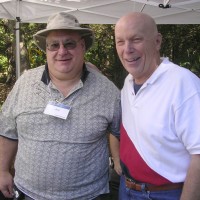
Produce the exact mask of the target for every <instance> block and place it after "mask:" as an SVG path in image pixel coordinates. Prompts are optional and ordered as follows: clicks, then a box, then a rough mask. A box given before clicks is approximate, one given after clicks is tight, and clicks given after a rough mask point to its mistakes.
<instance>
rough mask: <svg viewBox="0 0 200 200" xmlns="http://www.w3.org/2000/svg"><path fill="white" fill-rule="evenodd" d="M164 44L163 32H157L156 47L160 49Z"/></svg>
mask: <svg viewBox="0 0 200 200" xmlns="http://www.w3.org/2000/svg"><path fill="white" fill-rule="evenodd" d="M161 44H162V35H161V33H157V35H156V49H157V50H158V51H159V50H160V48H161Z"/></svg>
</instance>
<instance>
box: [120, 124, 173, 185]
mask: <svg viewBox="0 0 200 200" xmlns="http://www.w3.org/2000/svg"><path fill="white" fill-rule="evenodd" d="M144 148H145V147H144ZM120 159H121V161H122V162H123V163H124V164H125V166H126V167H127V169H128V170H129V173H130V175H131V176H132V177H133V178H134V179H135V180H137V181H140V182H144V183H149V184H153V185H163V184H169V183H171V182H170V181H169V180H167V179H166V178H164V177H163V176H161V175H159V174H158V173H156V172H155V171H154V170H152V169H151V168H150V167H149V166H148V165H147V164H146V162H145V161H144V160H143V159H142V157H141V156H140V154H139V153H138V151H137V149H136V148H135V146H134V144H133V143H132V141H131V140H130V138H129V136H128V135H127V132H126V130H125V129H124V127H123V125H122V124H121V128H120Z"/></svg>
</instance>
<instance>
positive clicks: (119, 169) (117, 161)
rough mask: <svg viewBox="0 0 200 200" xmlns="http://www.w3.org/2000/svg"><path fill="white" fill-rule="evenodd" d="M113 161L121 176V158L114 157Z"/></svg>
mask: <svg viewBox="0 0 200 200" xmlns="http://www.w3.org/2000/svg"><path fill="white" fill-rule="evenodd" d="M113 162H114V170H115V171H116V172H117V174H118V175H119V176H121V174H122V168H121V165H120V160H119V159H113Z"/></svg>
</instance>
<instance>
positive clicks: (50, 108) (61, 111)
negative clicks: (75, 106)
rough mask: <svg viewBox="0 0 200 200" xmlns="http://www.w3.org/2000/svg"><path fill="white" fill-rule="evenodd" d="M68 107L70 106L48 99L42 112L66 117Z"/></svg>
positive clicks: (62, 117)
mask: <svg viewBox="0 0 200 200" xmlns="http://www.w3.org/2000/svg"><path fill="white" fill-rule="evenodd" d="M70 109H71V107H70V106H67V105H64V104H62V103H60V102H55V101H49V103H48V104H47V106H46V108H45V110H44V114H46V115H51V116H54V117H58V118H61V119H67V116H68V114H69V111H70Z"/></svg>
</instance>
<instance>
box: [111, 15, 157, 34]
mask: <svg viewBox="0 0 200 200" xmlns="http://www.w3.org/2000/svg"><path fill="white" fill-rule="evenodd" d="M130 27H137V28H138V29H140V31H141V32H142V31H143V32H144V33H147V34H148V35H149V36H153V35H155V34H157V33H158V30H157V25H156V23H155V21H154V19H153V18H152V17H150V16H149V15H147V14H145V13H141V12H132V13H128V14H126V15H124V16H123V17H121V18H120V19H119V20H118V21H117V23H116V25H115V33H116V31H117V30H118V29H124V30H126V29H127V28H130Z"/></svg>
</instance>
